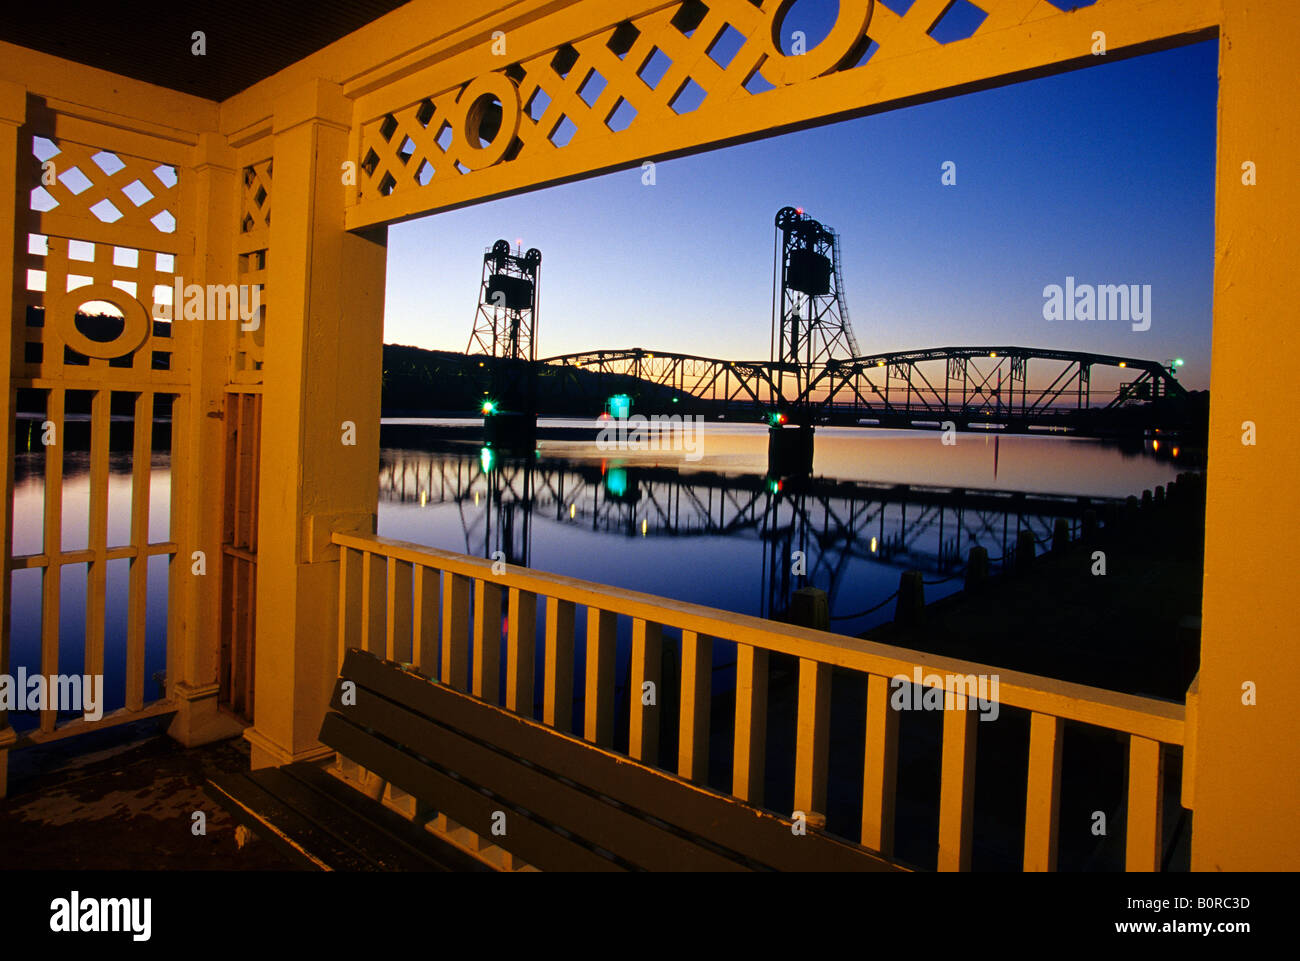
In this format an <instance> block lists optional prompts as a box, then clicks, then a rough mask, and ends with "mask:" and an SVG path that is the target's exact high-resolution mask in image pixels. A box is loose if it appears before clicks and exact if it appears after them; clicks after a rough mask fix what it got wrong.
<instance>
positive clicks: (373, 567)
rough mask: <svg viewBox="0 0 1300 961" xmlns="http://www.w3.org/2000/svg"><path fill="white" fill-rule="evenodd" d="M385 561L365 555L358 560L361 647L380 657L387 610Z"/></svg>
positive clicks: (379, 557)
mask: <svg viewBox="0 0 1300 961" xmlns="http://www.w3.org/2000/svg"><path fill="white" fill-rule="evenodd" d="M387 579H388V560H387V558H385V557H383V555H380V554H375V553H373V552H371V551H367V552H366V553H365V554H363V555H362V557H361V646H362V648H363V649H365V650H366V651H369V652H370V653H371V654H382V653H384V651H385V648H386V638H385V635H386V633H387V631H386V629H385V626H384V618H385V616H386V614H387V608H388V585H387V583H386V582H387Z"/></svg>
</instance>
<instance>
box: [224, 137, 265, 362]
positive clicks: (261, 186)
mask: <svg viewBox="0 0 1300 961" xmlns="http://www.w3.org/2000/svg"><path fill="white" fill-rule="evenodd" d="M272 174H273V171H272V164H271V161H270V160H263V161H260V162H258V163H253V164H249V165H248V166H246V167H245V168H244V171H243V180H242V188H241V192H240V197H241V200H240V210H239V239H238V241H237V248H236V253H237V255H238V271H239V277H238V282H239V284H241V285H247V286H250V287H251V286H256V287H257V288H258V290H259V291H260V299H261V305H262V310H261V315H260V317H259V318H258V320H259V323H258V324H257V326H256V327H254V328H253V329H251V330H245V329H243V328H244V325H243V324H240V325H239V326H238V327H237V328H236V334H235V344H234V348H233V350H232V351H231V356H230V381H231V383H235V384H260V383H261V382H262V359H263V350H264V347H265V344H266V312H267V311H266V305H267V291H266V280H267V273H266V257H267V251H268V249H269V247H270V244H271V239H270V238H271V186H272ZM250 324H251V322H250Z"/></svg>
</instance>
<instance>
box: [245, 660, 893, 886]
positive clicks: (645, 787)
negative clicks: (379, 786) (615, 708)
mask: <svg viewBox="0 0 1300 961" xmlns="http://www.w3.org/2000/svg"><path fill="white" fill-rule="evenodd" d="M330 708H331V710H330V712H329V713H328V714H327V715H326V717H325V721H324V723H323V724H322V726H321V732H320V739H321V741H322V742H323V743H324V744H326V745H328V746H329V747H332V748H334V749H335V750H336V751H338V752H339V754H341V755H343V756H344V757H346V758H348V759H349V760H351V761H354V762H356V763H357V764H359V765H361V766H362V767H364V768H366V769H367V770H369V771H371V772H373V773H374V774H376V775H378V776H379V777H380V778H382V779H384V780H385V781H388V782H389V783H390V784H392V785H394V786H396V787H398V788H400V789H402V790H403V791H405V792H407V793H408V794H410V795H412V796H414V797H415V798H418V799H420V800H421V801H424V802H426V803H428V804H430V805H432V806H433V807H434V808H436V809H437V811H439V812H441V813H442V814H445V815H446V816H447V817H448V818H450V819H452V820H454V821H455V822H457V823H458V824H460V825H463V826H464V827H466V828H467V829H469V830H470V831H472V832H474V833H476V834H478V835H479V836H480V837H482V838H484V839H485V840H487V841H489V842H491V843H492V844H494V845H496V846H498V847H500V848H502V849H504V850H506V851H509V852H510V853H511V854H512V855H515V856H517V857H518V858H520V859H522V860H523V861H524V862H526V863H528V864H530V865H532V866H534V867H537V868H539V869H541V870H579V871H619V870H638V869H640V870H652V871H738V870H739V871H745V870H787V871H828V870H829V871H881V870H885V871H888V870H903V869H902V868H901V867H899V866H898V865H895V864H893V863H891V862H889V861H888V860H886V859H884V858H882V857H880V856H879V855H878V854H876V853H874V852H871V851H868V850H867V849H866V848H863V847H860V846H858V845H856V844H852V843H849V842H845V841H843V840H840V839H838V838H835V837H832V836H830V835H828V834H825V833H823V832H822V831H820V830H818V829H816V828H813V827H808V828H807V832H806V833H805V834H795V833H794V831H793V830H792V822H791V821H790V820H788V819H786V818H783V817H779V816H777V815H775V814H772V813H770V812H767V811H762V810H760V809H758V808H756V807H752V806H750V805H748V804H745V803H743V802H741V801H738V800H736V799H735V798H731V797H728V796H726V795H723V794H719V793H717V792H715V791H711V790H708V789H706V788H702V787H699V786H698V785H695V784H692V783H690V782H688V781H686V780H683V779H682V778H678V777H675V776H673V775H671V774H668V773H666V772H664V771H661V770H657V769H655V768H651V767H648V766H646V765H644V764H640V763H638V762H635V761H632V760H630V759H628V758H626V757H624V756H622V755H618V754H615V753H612V752H610V751H606V750H603V749H601V748H597V747H595V746H593V745H591V744H589V743H587V742H586V741H583V740H581V739H579V738H575V737H572V736H570V735H567V734H562V733H560V732H558V731H556V730H554V729H553V728H550V727H546V726H545V725H542V724H539V723H537V722H535V721H532V720H529V719H527V718H523V717H520V716H519V715H516V714H512V713H510V712H509V711H506V710H503V709H501V708H498V707H495V706H493V705H490V704H487V703H485V702H483V701H480V700H478V699H476V698H473V697H470V696H468V695H466V694H463V693H460V692H458V691H455V690H453V689H452V688H449V687H447V686H445V685H443V684H440V683H437V682H435V681H431V680H429V679H428V678H425V677H423V676H421V675H419V674H416V673H414V672H413V671H411V670H407V669H404V668H403V667H402V666H401V665H398V664H394V663H391V662H386V661H381V660H379V659H378V658H376V657H374V656H373V655H371V654H367V653H365V652H363V651H359V650H355V649H354V650H349V651H348V652H347V656H346V658H345V659H344V664H343V669H342V673H341V676H340V678H339V681H338V684H337V685H336V687H335V690H334V696H333V699H332V700H331V702H330ZM294 767H295V766H290V767H289V768H286V769H285V771H286V773H287V774H289V776H296V775H293V774H292V773H291V772H292V771H293V768H294ZM317 773H318V774H320V776H321V777H326V778H328V777H330V776H329V775H327V774H324V773H323V772H319V771H318V772H317ZM259 775H261V776H263V777H265V776H266V774H265V772H253V774H251V775H241V777H244V778H256V777H257V776H259ZM226 781H227V783H228V781H229V779H226ZM345 790H351V789H350V788H346V787H345ZM227 792H228V794H229V795H231V796H234V795H236V794H237V793H238V791H237V790H236V789H234V788H231V787H229V786H228V787H227ZM353 794H354V795H355V798H356V802H357V803H358V805H359V806H361V807H362V808H365V807H367V806H368V805H373V804H377V802H371V801H369V799H368V798H366V797H364V796H363V795H361V794H360V793H359V792H356V791H353ZM361 802H366V804H362V803H361ZM247 806H248V807H251V808H254V809H255V808H256V804H250V805H247ZM387 813H393V812H387ZM301 816H302V818H303V819H304V820H307V821H311V820H312V815H311V814H310V813H309V812H301ZM394 816H398V815H394ZM408 825H409V822H408ZM309 826H311V825H309ZM410 826H411V827H412V829H413V830H419V829H418V828H415V827H414V825H410ZM426 833H427V832H426ZM298 843H300V844H301V845H302V846H303V847H304V848H310V845H311V842H310V841H309V840H299V841H298ZM370 856H371V857H372V858H373V857H376V856H377V855H375V854H374V853H373V852H372V853H371V855H370ZM389 860H390V861H392V862H393V864H394V865H395V864H396V859H393V858H390V859H389Z"/></svg>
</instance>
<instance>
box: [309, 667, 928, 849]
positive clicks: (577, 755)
mask: <svg viewBox="0 0 1300 961" xmlns="http://www.w3.org/2000/svg"><path fill="white" fill-rule="evenodd" d="M344 680H351V681H353V682H354V683H355V684H356V685H357V687H358V688H361V689H363V690H366V691H370V692H373V693H375V694H378V695H380V696H382V697H384V698H385V699H387V700H389V701H392V702H395V703H400V704H403V705H407V706H409V707H410V709H411V710H414V711H419V712H420V713H421V714H423V715H425V716H426V717H429V718H434V719H436V720H437V721H438V722H439V723H440V724H442V725H445V726H447V727H451V728H454V729H456V730H457V731H467V732H473V737H474V738H475V739H477V740H481V741H483V742H486V743H489V744H491V745H493V747H494V748H495V749H497V750H499V751H504V752H509V753H511V754H513V755H515V756H517V757H521V758H527V759H528V760H529V761H530V762H532V763H534V764H536V765H538V766H540V767H542V768H544V769H546V771H548V772H550V773H551V774H553V775H558V776H560V777H564V778H568V779H570V780H572V781H574V782H576V783H578V784H581V785H583V786H584V787H586V788H588V789H589V790H591V791H593V792H596V793H598V794H601V795H604V796H606V797H608V798H611V799H613V800H615V801H618V802H620V803H621V804H624V805H626V806H628V807H630V808H633V809H635V810H639V811H641V812H643V813H646V814H649V815H650V816H653V817H654V818H656V819H657V820H659V821H662V822H665V823H667V824H671V825H673V826H674V827H676V828H677V829H679V830H681V831H683V832H685V833H687V834H689V835H693V836H696V837H701V838H707V839H708V840H709V841H710V842H712V843H715V844H717V845H720V846H721V847H723V848H726V849H730V850H732V851H739V852H743V853H744V854H745V855H746V856H748V857H750V858H752V859H754V860H755V861H757V862H759V863H760V864H763V865H766V866H769V867H772V868H776V869H778V870H785V871H863V870H866V871H872V870H885V871H889V870H905V869H903V868H902V867H901V866H899V865H896V864H893V863H891V862H890V861H888V860H886V859H884V858H881V857H879V856H878V855H876V854H874V853H873V852H870V851H868V850H867V849H865V848H862V847H859V846H856V845H852V844H850V843H846V842H843V841H839V840H837V839H835V838H832V837H828V836H826V835H824V834H822V833H820V832H818V831H816V830H809V831H808V833H807V834H806V835H799V836H796V835H794V834H793V832H792V831H791V826H790V821H788V820H786V819H784V818H781V817H778V816H776V815H774V814H771V813H768V812H764V811H759V810H758V809H756V808H753V807H751V806H749V805H746V804H743V803H742V802H739V801H737V800H735V799H732V798H729V797H725V796H723V795H720V794H717V793H715V792H713V791H710V790H707V789H705V788H701V787H699V786H697V785H694V784H691V783H689V782H687V781H684V780H682V779H680V778H677V777H674V776H672V775H670V774H668V773H665V772H661V771H657V770H654V769H652V768H649V767H646V766H644V765H641V764H638V763H636V762H634V761H631V760H630V759H628V758H624V757H622V756H620V755H617V754H614V753H612V752H608V751H604V750H602V749H599V748H596V747H594V746H593V745H591V744H588V743H586V742H584V741H582V740H580V739H578V738H575V737H572V736H570V735H566V734H562V733H560V732H558V731H556V730H554V729H552V728H550V727H546V726H544V725H542V724H539V723H537V722H535V721H532V720H529V719H526V718H523V717H520V716H518V715H515V714H511V713H510V712H508V711H505V710H502V709H500V708H497V707H493V706H491V705H488V704H484V703H482V702H480V701H476V700H474V699H473V698H470V697H468V696H466V695H464V694H460V693H458V692H455V691H452V690H451V689H449V688H448V687H446V686H445V685H441V684H438V683H436V682H433V681H430V680H429V679H427V678H424V677H422V676H420V675H418V674H414V673H411V672H408V671H405V670H403V669H401V668H400V667H399V666H398V665H396V664H391V663H384V662H382V661H380V660H379V659H378V658H376V657H374V656H373V655H369V654H366V653H364V652H361V651H358V650H350V651H349V652H348V654H347V656H346V658H345V661H344V665H343V669H342V672H341V678H340V684H339V687H338V688H336V691H335V698H336V701H337V699H338V695H339V690H340V689H341V685H342V683H343V681H344ZM344 710H350V708H344ZM322 740H324V737H323V736H322ZM326 743H328V742H326ZM331 746H334V745H331ZM340 750H342V749H340ZM342 753H344V754H345V755H348V752H347V751H346V750H343V751H342ZM348 756H351V755H348ZM435 760H436V757H435ZM359 763H364V762H360V761H359ZM489 787H491V785H489ZM412 793H416V792H412ZM524 797H525V798H526V795H525V796H524ZM520 803H521V804H524V805H525V806H526V804H527V801H526V800H524V799H521V800H520ZM516 820H517V819H516ZM561 823H562V822H561ZM566 826H567V825H566ZM619 853H620V854H621V852H619ZM521 856H525V855H523V854H522V852H521ZM525 857H526V856H525ZM529 860H530V862H531V863H534V864H537V865H538V866H539V867H543V868H545V867H546V863H545V862H544V861H537V860H532V859H529Z"/></svg>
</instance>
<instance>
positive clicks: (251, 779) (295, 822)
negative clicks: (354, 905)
mask: <svg viewBox="0 0 1300 961" xmlns="http://www.w3.org/2000/svg"><path fill="white" fill-rule="evenodd" d="M264 773H265V771H252V772H250V773H248V774H232V775H226V776H222V777H217V778H213V779H211V780H210V781H208V783H207V784H206V785H205V788H206V789H207V791H208V794H209V795H210V796H211V797H212V798H213V800H215V801H216V802H217V803H218V804H220V805H221V806H222V807H224V808H225V809H226V810H227V811H229V812H230V813H231V815H232V816H233V817H234V818H235V820H236V821H237V822H238V823H240V824H242V825H244V827H246V828H248V829H249V830H251V831H253V832H254V833H255V834H257V835H258V836H259V837H261V838H264V839H266V840H267V841H269V842H270V843H271V845H272V846H273V847H275V848H276V849H278V850H279V851H280V853H282V854H284V855H285V856H286V857H287V858H288V859H289V860H290V861H293V862H294V863H295V864H296V865H298V866H299V867H302V868H307V869H314V870H319V871H370V870H374V868H373V864H372V862H371V861H370V860H369V859H368V858H366V857H365V856H363V855H362V854H360V853H358V852H357V851H355V850H353V849H352V848H350V847H348V846H347V845H346V844H343V843H341V842H340V841H339V840H338V839H337V838H335V837H334V836H333V835H331V834H330V833H329V832H327V831H325V830H323V829H322V828H320V827H319V826H317V825H314V824H312V823H311V821H310V820H308V819H307V818H306V817H304V816H303V815H302V814H300V813H299V812H298V811H296V810H294V808H293V807H292V806H291V804H289V803H286V802H285V801H284V800H283V799H282V798H280V797H278V796H276V794H275V793H274V792H272V791H271V790H268V789H267V788H266V787H265V786H264V785H263V784H262V783H261V775H263V774H264Z"/></svg>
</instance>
